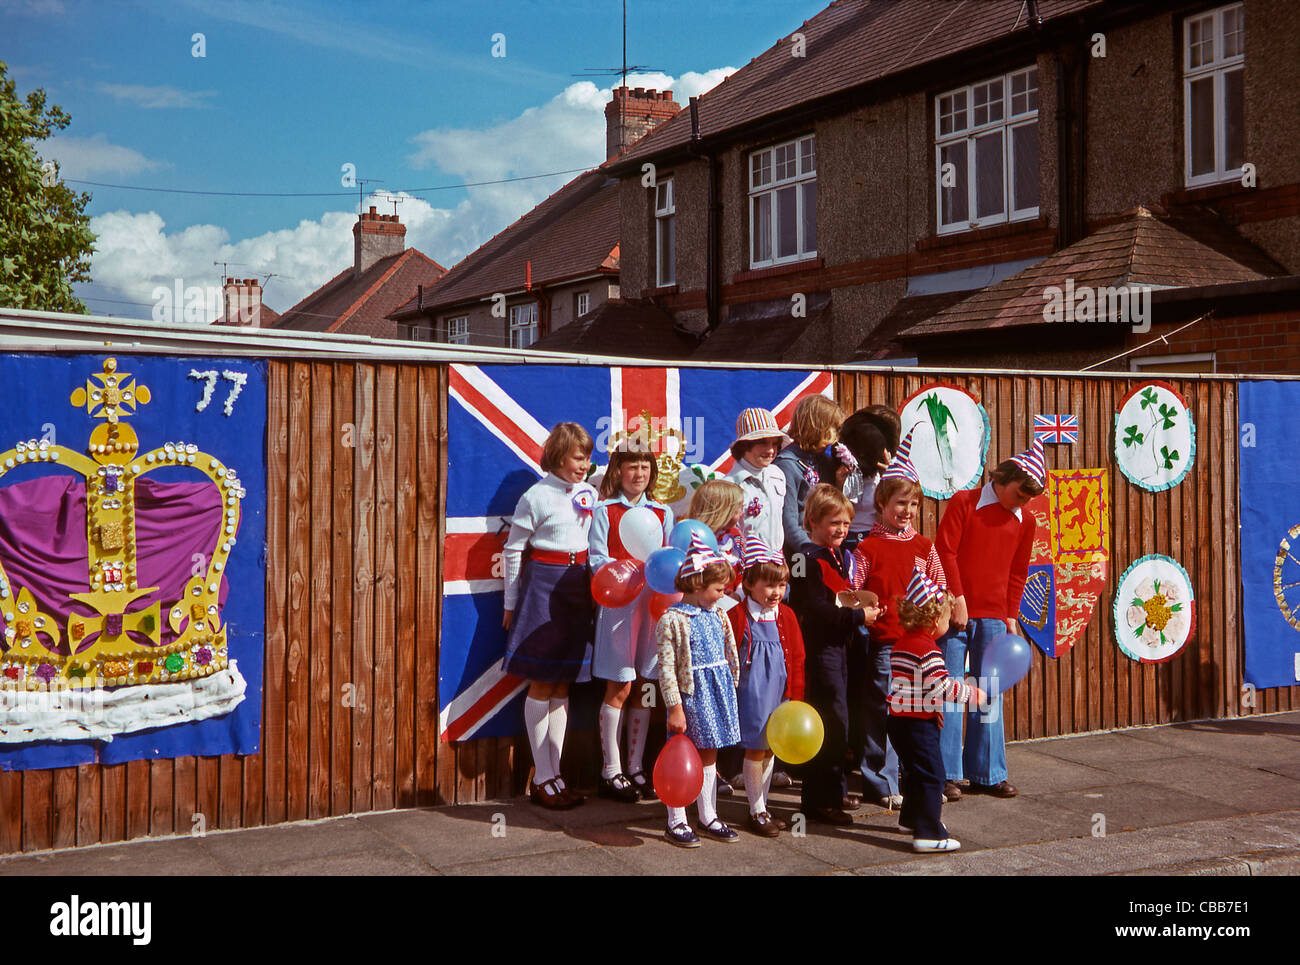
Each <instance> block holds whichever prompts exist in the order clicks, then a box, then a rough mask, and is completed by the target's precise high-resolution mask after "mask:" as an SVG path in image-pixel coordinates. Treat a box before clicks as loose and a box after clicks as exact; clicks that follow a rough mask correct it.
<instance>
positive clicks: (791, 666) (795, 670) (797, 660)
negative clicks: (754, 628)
mask: <svg viewBox="0 0 1300 965" xmlns="http://www.w3.org/2000/svg"><path fill="white" fill-rule="evenodd" d="M727 619H728V620H729V621H731V633H732V636H733V637H735V639H736V640H738V641H739V640H743V639H744V638H745V630H746V625H747V624H748V622H749V606H748V604H745V605H742V606H733V607H732V608H731V609H730V610H728V611H727ZM776 632H777V635H778V636H780V638H781V649H782V651H784V652H785V699H786V700H803V691H804V675H803V664H804V650H803V634H802V633H800V632H799V621H798V620H796V619H795V616H794V611H793V610H791V609H790V608H789V607H788V606H786V605H785V604H784V603H778V604H777V609H776ZM737 646H739V644H737Z"/></svg>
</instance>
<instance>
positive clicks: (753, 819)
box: [749, 811, 781, 838]
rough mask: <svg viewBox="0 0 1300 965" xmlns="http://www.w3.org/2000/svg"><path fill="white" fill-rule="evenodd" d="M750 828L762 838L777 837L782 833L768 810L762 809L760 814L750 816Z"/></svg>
mask: <svg viewBox="0 0 1300 965" xmlns="http://www.w3.org/2000/svg"><path fill="white" fill-rule="evenodd" d="M749 830H751V831H753V832H754V833H755V834H757V835H758V836H759V837H760V838H775V837H776V836H777V835H779V834H780V833H781V829H780V828H778V827H777V826H776V822H775V821H773V820H772V815H770V814H768V813H767V812H766V811H760V812H759V813H758V814H751V815H750V816H749Z"/></svg>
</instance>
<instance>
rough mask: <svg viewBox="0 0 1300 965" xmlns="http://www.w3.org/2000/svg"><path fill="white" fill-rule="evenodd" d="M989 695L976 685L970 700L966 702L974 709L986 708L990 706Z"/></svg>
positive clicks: (971, 690) (972, 685) (972, 686)
mask: <svg viewBox="0 0 1300 965" xmlns="http://www.w3.org/2000/svg"><path fill="white" fill-rule="evenodd" d="M988 699H989V695H988V694H986V693H985V692H984V691H982V690H980V689H979V688H978V687H976V686H975V685H974V684H971V688H970V700H968V701H966V702H967V703H968V704H970V706H972V707H984V706H986V705H987V704H988Z"/></svg>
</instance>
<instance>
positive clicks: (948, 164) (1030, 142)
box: [934, 67, 1038, 234]
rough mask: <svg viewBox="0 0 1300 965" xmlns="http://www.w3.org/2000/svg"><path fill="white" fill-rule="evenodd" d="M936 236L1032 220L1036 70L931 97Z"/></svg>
mask: <svg viewBox="0 0 1300 965" xmlns="http://www.w3.org/2000/svg"><path fill="white" fill-rule="evenodd" d="M934 122H935V139H934V143H935V165H934V166H935V186H936V196H937V197H938V199H939V203H938V205H937V207H938V213H939V234H950V233H952V232H956V231H966V230H968V229H970V228H980V227H983V226H985V225H991V224H1002V223H1005V222H1007V221H1020V220H1022V219H1025V218H1036V217H1038V68H1037V67H1027V68H1025V69H1024V70H1018V71H1015V72H1014V73H1010V74H1004V75H1002V76H1001V77H994V78H992V79H991V80H986V81H983V82H981V83H978V84H971V85H970V86H968V87H960V88H958V89H957V90H952V91H948V92H947V93H946V94H940V95H939V96H938V97H936V98H935V111H934Z"/></svg>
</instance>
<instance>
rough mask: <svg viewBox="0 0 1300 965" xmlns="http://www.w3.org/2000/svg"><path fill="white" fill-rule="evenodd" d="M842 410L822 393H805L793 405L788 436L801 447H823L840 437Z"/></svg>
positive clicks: (813, 448) (810, 448)
mask: <svg viewBox="0 0 1300 965" xmlns="http://www.w3.org/2000/svg"><path fill="white" fill-rule="evenodd" d="M843 422H844V412H843V410H842V409H840V407H839V406H838V405H836V404H835V403H834V402H832V401H831V400H830V399H828V398H826V396H824V395H806V396H804V397H803V398H802V399H800V400H799V404H798V405H796V406H795V407H794V415H793V416H792V417H791V418H790V438H791V439H793V440H794V442H795V445H797V446H799V447H800V448H801V449H807V450H809V451H816V450H818V449H825V448H826V447H827V446H829V445H831V444H832V443H834V442H835V441H836V440H838V439H839V437H840V431H839V430H840V424H841V423H843Z"/></svg>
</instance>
